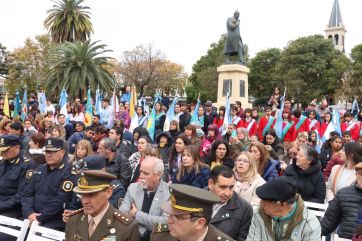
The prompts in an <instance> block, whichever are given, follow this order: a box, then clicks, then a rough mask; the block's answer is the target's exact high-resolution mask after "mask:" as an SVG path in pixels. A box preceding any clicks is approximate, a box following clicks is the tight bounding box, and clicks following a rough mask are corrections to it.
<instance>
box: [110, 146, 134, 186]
mask: <svg viewBox="0 0 362 241" xmlns="http://www.w3.org/2000/svg"><path fill="white" fill-rule="evenodd" d="M106 171H107V172H108V173H110V174H112V175H115V176H116V177H117V179H118V180H119V181H120V182H121V184H122V185H123V186H124V188H126V189H127V187H128V185H129V182H130V180H131V175H132V168H131V164H130V162H129V161H128V159H126V158H125V157H124V156H123V155H121V153H118V152H116V154H115V155H114V157H113V159H112V160H110V161H109V160H107V162H106Z"/></svg>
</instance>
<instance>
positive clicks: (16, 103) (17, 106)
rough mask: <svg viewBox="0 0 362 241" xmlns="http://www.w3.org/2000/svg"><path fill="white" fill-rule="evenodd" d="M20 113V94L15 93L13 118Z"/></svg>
mask: <svg viewBox="0 0 362 241" xmlns="http://www.w3.org/2000/svg"><path fill="white" fill-rule="evenodd" d="M20 111H21V105H20V94H19V91H16V93H15V100H14V112H13V117H17V116H19V112H20Z"/></svg>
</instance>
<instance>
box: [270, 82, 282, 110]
mask: <svg viewBox="0 0 362 241" xmlns="http://www.w3.org/2000/svg"><path fill="white" fill-rule="evenodd" d="M280 97H281V95H280V89H279V87H275V88H274V89H273V94H272V95H271V96H270V98H269V101H268V105H269V106H270V107H272V111H276V110H277V109H279V108H280V100H281V98H280Z"/></svg>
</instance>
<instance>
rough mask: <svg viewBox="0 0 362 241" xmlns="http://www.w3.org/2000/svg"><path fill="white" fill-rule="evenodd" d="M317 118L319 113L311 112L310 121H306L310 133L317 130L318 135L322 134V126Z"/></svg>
mask: <svg viewBox="0 0 362 241" xmlns="http://www.w3.org/2000/svg"><path fill="white" fill-rule="evenodd" d="M316 117H317V112H315V111H314V110H311V111H310V112H309V115H308V119H306V120H305V121H306V123H307V126H308V132H310V131H314V130H317V131H318V133H320V130H321V124H320V123H319V121H318V120H317V119H316ZM319 135H320V134H319Z"/></svg>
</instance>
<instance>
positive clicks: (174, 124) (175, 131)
mask: <svg viewBox="0 0 362 241" xmlns="http://www.w3.org/2000/svg"><path fill="white" fill-rule="evenodd" d="M168 133H170V135H171V137H172V144H173V143H174V142H175V140H176V137H178V136H179V135H181V131H180V126H179V123H178V121H176V120H172V121H171V122H170V128H169V129H168Z"/></svg>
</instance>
